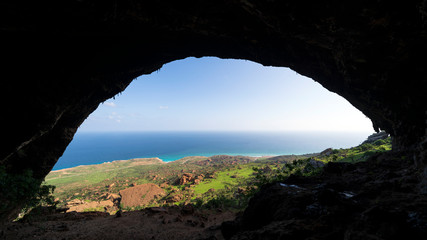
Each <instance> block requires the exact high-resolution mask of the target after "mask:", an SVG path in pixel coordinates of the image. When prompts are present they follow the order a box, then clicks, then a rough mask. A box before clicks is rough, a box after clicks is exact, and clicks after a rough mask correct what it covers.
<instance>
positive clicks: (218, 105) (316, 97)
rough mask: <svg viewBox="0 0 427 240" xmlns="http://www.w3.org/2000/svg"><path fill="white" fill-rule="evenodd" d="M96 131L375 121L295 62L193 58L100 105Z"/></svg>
mask: <svg viewBox="0 0 427 240" xmlns="http://www.w3.org/2000/svg"><path fill="white" fill-rule="evenodd" d="M79 131H80V132H92V131H96V132H99V131H105V132H109V131H339V132H340V131H341V132H343V131H350V132H366V133H371V132H373V128H372V124H371V121H370V120H369V119H368V118H367V117H365V116H364V115H363V114H362V113H361V112H360V111H359V110H357V109H356V108H354V107H353V106H352V105H351V104H350V103H348V102H347V101H346V100H345V99H344V98H342V97H340V96H338V95H337V94H335V93H332V92H329V91H328V90H326V89H325V88H323V87H322V86H321V85H320V84H319V83H317V82H315V81H313V80H312V79H310V78H307V77H304V76H302V75H300V74H298V73H296V72H294V71H292V70H290V69H288V68H277V67H264V66H262V65H260V64H257V63H254V62H250V61H245V60H232V59H219V58H214V57H205V58H186V59H184V60H179V61H174V62H171V63H168V64H166V65H164V66H163V67H162V68H161V69H160V70H159V71H156V72H154V73H152V74H151V75H143V76H140V77H139V78H137V79H136V80H134V81H133V82H132V83H131V84H130V86H129V87H128V88H127V89H126V90H125V91H124V92H123V93H121V94H119V95H117V96H115V98H114V99H110V100H107V101H106V102H104V103H103V104H100V105H99V107H98V109H97V110H96V111H95V112H93V113H92V114H91V115H90V116H89V118H88V119H86V121H85V122H84V123H83V124H82V126H80V128H79Z"/></svg>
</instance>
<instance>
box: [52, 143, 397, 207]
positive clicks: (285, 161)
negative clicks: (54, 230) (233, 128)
mask: <svg viewBox="0 0 427 240" xmlns="http://www.w3.org/2000/svg"><path fill="white" fill-rule="evenodd" d="M388 150H391V140H390V138H388V139H385V140H377V141H376V142H373V143H365V144H362V145H359V146H357V147H353V148H349V149H327V150H325V151H323V152H322V153H318V154H306V155H299V156H296V155H289V156H276V157H271V158H253V157H244V156H225V155H224V156H222V155H221V156H212V157H186V158H183V159H181V160H178V161H175V162H170V163H164V162H162V161H160V160H159V159H135V160H129V161H115V162H112V163H104V164H99V165H91V166H79V167H76V168H72V169H64V170H60V171H55V172H52V173H50V174H49V175H48V176H47V178H46V183H47V184H50V185H55V186H57V190H58V191H56V193H55V197H58V198H59V199H60V200H61V202H62V205H65V204H66V203H67V202H69V201H71V200H73V199H81V200H85V201H101V200H107V199H108V197H109V196H110V194H119V192H120V190H123V189H126V188H129V187H132V186H135V185H139V184H144V183H155V184H157V185H159V186H160V187H161V188H162V189H163V190H164V191H165V195H164V196H163V197H160V198H156V199H154V200H152V201H151V202H149V203H148V204H146V205H141V206H137V207H124V206H123V205H121V206H119V209H122V210H124V211H129V210H138V209H142V208H145V207H153V206H171V205H182V204H189V203H191V204H193V205H194V206H196V207H199V208H209V209H217V208H227V209H236V210H239V209H243V208H245V207H246V206H247V204H248V201H249V199H250V198H251V197H252V196H253V194H254V193H256V191H257V190H258V189H259V187H260V186H262V185H263V184H266V183H270V182H276V181H283V180H285V179H286V178H288V177H289V176H290V175H299V176H313V175H316V174H319V173H321V172H322V167H323V166H324V165H325V164H327V163H328V162H349V163H357V162H361V161H366V160H367V159H368V158H369V157H371V156H372V155H374V154H377V153H379V152H384V151H388ZM93 210H97V211H98V210H103V209H101V208H98V207H97V208H96V209H86V210H85V211H93Z"/></svg>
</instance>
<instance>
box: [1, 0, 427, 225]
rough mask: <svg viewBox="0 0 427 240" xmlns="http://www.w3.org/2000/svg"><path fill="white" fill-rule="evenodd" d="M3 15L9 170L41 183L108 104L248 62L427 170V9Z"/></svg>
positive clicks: (264, 4)
mask: <svg viewBox="0 0 427 240" xmlns="http://www.w3.org/2000/svg"><path fill="white" fill-rule="evenodd" d="M0 11H1V14H0V19H1V21H0V33H1V36H2V44H1V45H0V51H1V55H0V57H1V60H2V61H1V62H2V65H1V67H0V68H1V71H0V74H1V75H2V86H1V89H2V90H3V91H2V92H3V94H2V96H1V97H0V101H1V102H2V103H4V104H3V108H2V116H3V118H2V121H3V126H4V128H3V131H2V136H3V139H4V140H5V141H3V144H2V147H1V149H0V165H1V166H4V167H5V169H6V171H7V172H18V173H19V172H21V171H22V170H23V169H32V170H33V172H34V176H35V177H36V178H38V179H43V178H44V176H46V174H47V173H48V172H49V171H50V170H51V169H52V167H53V166H54V164H55V163H56V161H57V160H58V158H59V157H60V156H61V155H62V154H63V152H64V150H65V148H66V147H67V145H68V144H69V143H70V141H71V140H72V138H73V136H74V134H75V132H76V130H77V128H78V127H79V126H80V124H81V123H82V122H83V121H84V120H85V119H86V118H87V117H88V116H89V114H90V113H92V112H93V111H94V110H95V109H96V108H97V106H98V105H99V104H100V103H101V102H103V101H105V100H107V99H108V98H111V97H113V96H114V95H116V94H118V93H120V92H121V91H123V90H124V89H125V88H126V87H127V86H128V84H129V83H130V82H131V81H132V80H133V79H135V78H136V77H138V76H140V75H143V74H149V73H151V72H153V71H155V70H158V69H159V68H160V67H161V66H162V65H163V64H165V63H168V62H171V61H174V60H177V59H182V58H185V57H190V56H194V57H202V56H216V57H220V58H236V59H246V60H251V61H254V62H258V63H261V64H263V65H266V66H281V67H289V68H291V69H293V70H295V71H297V72H298V73H300V74H302V75H305V76H307V77H310V78H313V79H314V80H315V81H318V82H319V83H320V84H322V85H323V86H324V87H325V88H327V89H328V90H330V91H333V92H336V93H337V94H339V95H341V96H343V97H344V98H346V99H347V100H348V101H349V102H350V103H351V104H353V105H354V106H355V107H356V108H358V109H359V110H360V111H362V112H363V113H364V114H365V115H366V116H367V117H369V118H370V119H371V120H372V122H373V127H374V129H376V130H379V129H383V130H385V131H386V132H387V133H389V134H391V135H392V136H393V147H394V149H395V150H409V151H413V152H414V159H415V160H416V162H417V164H418V165H419V166H420V167H423V166H425V161H426V160H425V159H426V157H425V156H426V155H427V150H426V149H427V138H426V117H427V116H426V115H427V107H426V104H425V103H426V102H427V90H426V88H425V86H426V85H427V68H426V66H427V58H426V57H425V56H426V55H427V44H426V42H427V34H426V26H427V3H426V1H424V0H418V1H417V0H415V1H405V2H402V1H399V2H396V1H387V0H379V1H310V0H308V1H300V0H287V1H258V0H253V1H234V0H232V1H217V0H206V1H184V2H183V1H175V0H162V1H126V0H125V1H119V2H118V1H94V0H87V1H71V2H70V1H58V2H56V3H54V4H51V3H48V2H40V1H33V2H31V3H29V4H22V3H20V2H17V1H7V2H5V3H2V7H1V10H0ZM296 104H297V103H296ZM17 205H19V203H17ZM6 215H8V214H6ZM6 215H5V213H0V218H4V216H6Z"/></svg>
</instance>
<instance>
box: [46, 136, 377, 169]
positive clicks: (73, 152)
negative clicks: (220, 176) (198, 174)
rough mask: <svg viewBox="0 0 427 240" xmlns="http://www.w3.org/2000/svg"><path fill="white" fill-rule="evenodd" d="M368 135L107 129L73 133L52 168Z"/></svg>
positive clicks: (320, 146) (347, 143)
mask: <svg viewBox="0 0 427 240" xmlns="http://www.w3.org/2000/svg"><path fill="white" fill-rule="evenodd" d="M368 135H369V133H336V132H312V133H310V132H133V133H130V132H120V133H119V132H114V133H112V132H109V133H87V132H86V133H77V134H76V135H75V137H74V139H73V141H72V142H71V143H70V145H69V146H68V148H67V150H66V151H65V152H64V154H63V156H62V157H61V158H60V159H59V160H58V162H57V164H56V165H55V167H54V168H53V170H59V169H64V168H70V167H75V166H78V165H89V164H99V163H103V162H110V161H114V160H125V159H132V158H150V157H158V158H160V159H162V160H163V161H174V160H178V159H180V158H183V157H186V156H212V155H218V154H228V155H245V156H270V155H284V154H303V153H314V152H320V151H323V150H324V149H326V148H328V147H332V148H347V147H353V146H356V145H358V144H360V143H361V142H363V141H364V140H365V139H366V138H367V136H368Z"/></svg>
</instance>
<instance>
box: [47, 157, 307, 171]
mask: <svg viewBox="0 0 427 240" xmlns="http://www.w3.org/2000/svg"><path fill="white" fill-rule="evenodd" d="M218 155H224V156H233V157H236V156H242V157H249V158H254V160H257V159H260V158H271V157H277V156H284V155H286V156H288V155H303V154H274V155H273V154H269V155H251V154H246V155H242V154H215V155H211V156H202V155H197V156H186V157H182V158H179V159H176V160H170V161H165V160H163V159H161V158H159V157H150V158H139V157H138V158H131V159H118V160H113V161H107V162H101V163H94V164H80V165H77V166H74V167H67V168H61V169H55V170H52V171H50V173H59V172H65V171H70V170H72V169H76V168H82V167H93V166H106V165H109V164H111V165H114V164H115V163H123V162H132V161H133V162H138V163H140V164H137V165H153V164H168V163H173V162H179V161H184V160H186V159H188V158H190V159H194V158H206V159H208V158H211V157H213V156H218ZM153 159H154V160H156V161H158V162H148V161H150V160H151V161H152V160H153Z"/></svg>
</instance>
